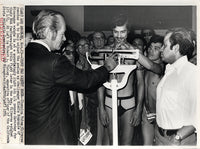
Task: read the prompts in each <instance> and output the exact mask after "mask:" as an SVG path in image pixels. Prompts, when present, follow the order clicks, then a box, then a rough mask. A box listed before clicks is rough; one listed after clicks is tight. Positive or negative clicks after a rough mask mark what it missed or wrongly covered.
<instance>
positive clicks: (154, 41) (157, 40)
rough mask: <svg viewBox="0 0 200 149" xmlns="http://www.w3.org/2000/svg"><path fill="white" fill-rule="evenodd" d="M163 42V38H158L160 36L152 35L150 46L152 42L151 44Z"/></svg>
mask: <svg viewBox="0 0 200 149" xmlns="http://www.w3.org/2000/svg"><path fill="white" fill-rule="evenodd" d="M163 40H164V37H163V36H160V35H153V36H152V37H151V39H150V42H149V43H150V44H151V43H152V42H153V43H157V42H159V43H162V44H163Z"/></svg>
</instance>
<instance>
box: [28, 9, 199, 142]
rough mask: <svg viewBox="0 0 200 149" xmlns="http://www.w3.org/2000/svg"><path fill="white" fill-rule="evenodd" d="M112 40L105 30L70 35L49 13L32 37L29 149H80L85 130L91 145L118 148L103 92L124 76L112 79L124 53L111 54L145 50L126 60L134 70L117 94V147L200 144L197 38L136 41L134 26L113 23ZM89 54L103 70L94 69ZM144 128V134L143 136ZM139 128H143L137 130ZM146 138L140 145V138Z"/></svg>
mask: <svg viewBox="0 0 200 149" xmlns="http://www.w3.org/2000/svg"><path fill="white" fill-rule="evenodd" d="M111 30H112V35H110V36H109V37H108V38H106V36H105V34H104V33H103V32H102V31H94V32H93V33H92V34H90V35H89V36H88V37H85V36H81V35H79V36H77V34H76V38H75V37H74V36H73V32H66V24H65V20H64V16H63V15H62V14H61V13H60V12H56V11H52V10H43V11H41V12H40V13H39V14H38V16H37V17H36V18H35V20H34V21H33V26H32V30H31V31H32V33H33V34H32V35H33V36H32V37H30V34H28V33H30V32H31V31H30V29H29V30H28V29H27V30H26V34H27V40H28V41H30V38H34V39H33V40H31V41H30V42H28V41H27V42H26V50H25V62H26V63H25V64H26V65H25V70H26V72H25V73H26V75H25V76H26V82H25V84H26V87H25V93H26V96H25V143H26V144H66V145H78V144H81V141H80V133H81V130H84V131H87V130H89V132H90V133H91V134H92V137H91V139H90V140H89V142H88V143H87V145H112V144H113V132H112V130H113V129H112V128H113V125H114V124H113V123H112V120H113V116H112V91H111V90H110V89H107V88H105V87H104V86H103V83H105V82H106V81H111V80H112V79H113V78H115V79H117V81H118V82H120V81H121V80H122V79H123V76H124V74H114V75H113V74H110V73H109V72H110V71H112V70H113V69H114V68H115V67H116V66H117V64H118V63H119V61H118V54H116V53H115V54H104V53H100V54H99V53H94V52H93V53H92V51H94V49H95V50H98V49H105V50H109V49H111V50H127V49H128V50H136V49H137V50H139V55H138V58H136V59H125V58H124V59H122V60H121V62H120V63H121V64H122V65H123V64H126V65H136V66H137V68H136V69H135V70H133V71H132V72H131V74H130V76H129V78H128V80H127V84H126V86H125V87H124V88H122V89H120V90H118V93H117V101H118V125H119V126H118V134H119V135H118V143H119V145H133V144H136V145H138V144H139V143H138V142H137V141H138V140H137V139H135V137H134V136H137V134H136V133H141V135H138V136H139V139H140V142H141V140H142V143H141V144H140V145H196V142H197V136H196V135H197V107H196V106H197V88H196V87H197V85H195V84H196V82H197V67H196V35H195V34H194V32H193V31H191V30H187V29H185V28H173V29H169V30H168V31H167V32H166V34H165V36H164V37H163V36H160V35H156V33H155V32H154V30H152V29H143V30H142V31H141V34H133V35H131V36H130V32H129V25H128V19H127V17H126V16H125V15H123V14H120V15H118V16H116V17H113V19H112V28H111ZM87 52H89V53H91V55H92V54H93V56H94V57H95V56H97V57H99V59H91V61H92V63H95V64H99V65H102V66H101V67H100V68H98V69H96V70H93V69H92V68H91V65H90V63H89V62H88V60H87V57H86V53H87ZM138 126H141V132H140V131H137V129H138ZM136 128H137V129H136ZM140 137H141V138H140Z"/></svg>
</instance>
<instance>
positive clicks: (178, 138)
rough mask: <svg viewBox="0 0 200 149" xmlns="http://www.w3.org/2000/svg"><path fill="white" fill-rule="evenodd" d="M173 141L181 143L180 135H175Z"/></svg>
mask: <svg viewBox="0 0 200 149" xmlns="http://www.w3.org/2000/svg"><path fill="white" fill-rule="evenodd" d="M174 139H175V140H177V141H181V139H182V138H181V136H180V135H178V134H176V135H175V137H174Z"/></svg>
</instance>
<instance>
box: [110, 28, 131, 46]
mask: <svg viewBox="0 0 200 149" xmlns="http://www.w3.org/2000/svg"><path fill="white" fill-rule="evenodd" d="M127 34H128V30H127V26H126V24H125V25H123V26H116V27H115V28H113V37H114V38H115V42H117V43H121V42H124V41H126V38H127Z"/></svg>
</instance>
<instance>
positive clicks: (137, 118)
mask: <svg viewBox="0 0 200 149" xmlns="http://www.w3.org/2000/svg"><path fill="white" fill-rule="evenodd" d="M141 114H142V111H141V110H137V109H136V110H135V111H134V112H133V114H132V116H131V119H130V124H131V125H132V126H138V125H139V124H140V122H141V116H142V115H141Z"/></svg>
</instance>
